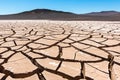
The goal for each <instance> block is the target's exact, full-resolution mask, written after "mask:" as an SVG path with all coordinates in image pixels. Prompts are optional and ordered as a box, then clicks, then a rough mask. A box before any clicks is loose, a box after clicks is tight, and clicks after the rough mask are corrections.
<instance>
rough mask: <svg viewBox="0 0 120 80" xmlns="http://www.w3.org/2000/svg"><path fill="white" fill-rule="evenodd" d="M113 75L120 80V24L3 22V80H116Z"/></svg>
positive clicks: (0, 52) (0, 30) (0, 62)
mask: <svg viewBox="0 0 120 80" xmlns="http://www.w3.org/2000/svg"><path fill="white" fill-rule="evenodd" d="M108 55H112V56H113V57H114V59H113V58H112V59H111V61H110V59H108ZM113 63H114V64H113ZM109 65H111V66H112V67H111V68H112V71H111V73H110V69H108V68H109ZM110 74H111V75H112V77H114V78H115V80H120V22H116V21H113V22H110V21H49V20H7V21H6V20H1V21H0V80H83V79H82V78H86V80H110Z"/></svg>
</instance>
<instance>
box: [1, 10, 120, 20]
mask: <svg viewBox="0 0 120 80" xmlns="http://www.w3.org/2000/svg"><path fill="white" fill-rule="evenodd" d="M0 19H1V20H13V19H20V20H30V19H32V20H88V21H120V12H117V11H101V12H91V13H86V14H75V13H71V12H64V11H56V10H50V9H34V10H31V11H24V12H21V13H17V14H10V15H0Z"/></svg>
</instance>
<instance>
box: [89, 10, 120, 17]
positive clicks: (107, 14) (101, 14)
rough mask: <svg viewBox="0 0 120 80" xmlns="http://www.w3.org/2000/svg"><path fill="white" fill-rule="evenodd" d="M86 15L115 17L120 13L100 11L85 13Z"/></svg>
mask: <svg viewBox="0 0 120 80" xmlns="http://www.w3.org/2000/svg"><path fill="white" fill-rule="evenodd" d="M87 15H95V16H115V15H120V12H117V11H101V12H92V13H87Z"/></svg>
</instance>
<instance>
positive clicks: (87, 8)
mask: <svg viewBox="0 0 120 80" xmlns="http://www.w3.org/2000/svg"><path fill="white" fill-rule="evenodd" d="M38 8H40V9H42V8H45V9H53V10H61V11H67V12H73V13H78V14H82V13H89V12H96V11H108V10H116V11H120V0H0V14H1V15H3V14H12V13H19V12H23V11H28V10H32V9H38Z"/></svg>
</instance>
